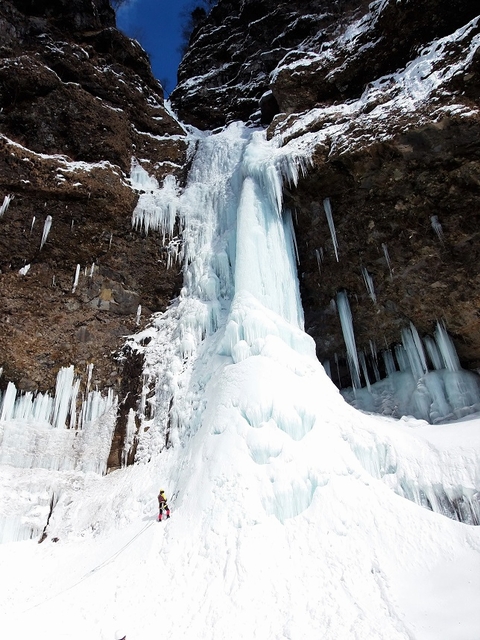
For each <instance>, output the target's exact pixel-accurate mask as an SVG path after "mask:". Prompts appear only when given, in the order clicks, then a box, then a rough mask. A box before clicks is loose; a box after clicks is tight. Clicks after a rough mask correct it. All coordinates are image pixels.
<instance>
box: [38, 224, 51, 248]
mask: <svg viewBox="0 0 480 640" xmlns="http://www.w3.org/2000/svg"><path fill="white" fill-rule="evenodd" d="M51 226H52V216H47V217H46V218H45V223H44V225H43V233H42V240H41V242H40V251H41V250H42V249H43V245H44V244H45V242H46V241H47V238H48V234H49V233H50V228H51Z"/></svg>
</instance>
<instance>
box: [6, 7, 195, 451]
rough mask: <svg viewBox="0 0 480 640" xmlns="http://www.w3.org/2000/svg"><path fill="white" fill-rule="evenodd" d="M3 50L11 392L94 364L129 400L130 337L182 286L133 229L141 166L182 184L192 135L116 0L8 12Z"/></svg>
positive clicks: (106, 383)
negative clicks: (123, 29) (119, 15)
mask: <svg viewBox="0 0 480 640" xmlns="http://www.w3.org/2000/svg"><path fill="white" fill-rule="evenodd" d="M0 40H1V42H0V146H1V153H0V205H1V204H2V202H4V198H5V196H11V198H12V199H11V201H10V204H9V206H8V207H7V206H6V207H4V209H5V210H4V212H3V215H2V216H1V217H0V270H1V271H0V297H1V299H2V309H1V313H2V320H1V322H0V367H2V368H3V376H2V377H1V378H0V385H1V386H2V388H5V385H6V384H7V382H8V381H13V382H14V383H15V384H16V386H17V388H18V389H20V390H23V391H36V390H39V391H42V392H43V391H46V390H50V391H51V390H52V389H53V387H54V384H55V377H56V374H57V371H58V369H59V368H60V367H62V366H68V365H70V364H74V365H75V371H76V373H77V374H79V375H84V372H85V370H86V367H87V365H88V364H90V363H93V364H94V369H93V379H92V386H93V387H95V386H96V387H98V388H99V389H100V390H103V389H105V388H107V387H109V388H113V389H115V391H117V392H118V391H120V390H121V391H122V393H123V394H124V395H128V386H129V383H127V384H126V383H125V379H124V378H125V375H127V377H129V374H128V373H127V374H125V371H124V366H125V362H124V359H118V358H117V355H118V350H119V349H120V348H121V346H122V344H123V343H124V336H125V335H128V334H129V333H131V332H133V331H135V330H137V329H138V324H137V323H138V318H137V310H138V309H139V305H140V306H141V309H142V315H141V318H140V324H141V323H143V322H144V319H145V318H148V316H149V314H150V313H152V312H155V311H159V310H163V309H165V307H166V306H167V305H168V303H169V301H170V300H171V299H172V297H174V295H175V293H176V291H177V290H178V287H179V286H180V284H181V278H180V275H179V270H178V269H175V268H173V269H170V270H167V269H166V266H165V262H164V260H163V258H164V255H163V254H162V247H163V244H164V243H163V240H162V238H161V237H160V236H158V235H156V234H155V233H150V234H149V236H148V237H144V236H143V234H142V233H140V232H137V231H133V230H132V222H131V218H132V212H133V210H134V208H135V204H136V201H137V199H138V193H137V192H135V191H134V190H133V189H132V187H131V184H130V183H129V180H128V176H129V173H130V166H131V162H132V157H133V156H134V157H136V158H138V159H139V161H140V162H141V163H142V164H143V166H144V167H145V168H146V170H147V171H148V173H149V174H151V175H153V176H155V177H156V178H157V179H158V180H160V181H161V180H162V178H163V177H164V176H165V175H166V174H167V173H168V174H171V173H173V174H174V175H176V177H177V178H178V179H179V180H180V181H181V180H183V178H184V176H185V164H186V149H187V144H186V142H185V132H184V129H183V127H182V126H181V125H180V124H179V122H178V121H177V120H176V119H175V118H174V117H173V116H172V115H171V114H170V113H169V112H168V111H167V110H166V109H165V108H164V104H163V91H162V87H161V86H160V84H159V83H158V82H157V81H156V80H155V78H154V77H153V75H152V72H151V69H150V65H149V61H148V57H147V55H146V53H145V52H144V51H143V50H142V49H141V47H140V46H139V45H138V44H137V43H136V42H134V41H131V40H129V39H128V38H127V37H126V36H125V35H123V34H122V33H120V32H119V31H118V30H117V29H116V28H115V15H114V12H113V10H112V9H111V7H110V4H109V2H108V0H94V1H91V0H88V1H87V0H74V1H71V0H69V1H68V2H67V1H66V0H50V1H49V2H35V1H27V0H11V1H5V2H2V5H1V7H0ZM6 204H7V202H6ZM49 217H50V218H49ZM48 220H49V221H50V222H51V228H50V231H49V233H48V236H47V238H46V241H45V242H44V243H43V246H42V237H43V235H44V233H45V231H46V227H45V223H47V225H48ZM44 240H45V239H44ZM77 265H79V267H77ZM77 268H78V269H79V273H78V283H75V279H76V275H77ZM21 270H22V272H21ZM127 368H128V367H127ZM130 368H131V367H130ZM84 377H85V376H84ZM131 386H132V389H131V390H133V388H134V387H136V386H138V385H137V381H136V380H135V381H131ZM122 399H123V398H122V397H121V398H120V400H122ZM113 457H114V458H115V456H113ZM117 458H118V456H117Z"/></svg>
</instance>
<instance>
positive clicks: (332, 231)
mask: <svg viewBox="0 0 480 640" xmlns="http://www.w3.org/2000/svg"><path fill="white" fill-rule="evenodd" d="M323 208H324V210H325V215H326V217H327V222H328V228H329V229H330V235H331V237H332V243H333V249H334V251H335V258H336V259H337V262H338V242H337V232H336V230H335V223H334V221H333V214H332V205H331V204H330V198H325V200H324V201H323Z"/></svg>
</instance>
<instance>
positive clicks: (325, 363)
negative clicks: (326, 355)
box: [322, 360, 332, 380]
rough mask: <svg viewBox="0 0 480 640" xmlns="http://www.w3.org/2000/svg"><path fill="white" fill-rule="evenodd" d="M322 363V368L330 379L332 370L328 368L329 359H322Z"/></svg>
mask: <svg viewBox="0 0 480 640" xmlns="http://www.w3.org/2000/svg"><path fill="white" fill-rule="evenodd" d="M322 364H323V368H324V369H325V373H326V374H327V376H328V377H329V378H330V380H331V379H332V370H331V368H330V360H324V361H323V362H322Z"/></svg>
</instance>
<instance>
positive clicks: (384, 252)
mask: <svg viewBox="0 0 480 640" xmlns="http://www.w3.org/2000/svg"><path fill="white" fill-rule="evenodd" d="M382 249H383V255H384V256H385V260H386V262H387V266H388V270H389V271H390V278H391V279H392V280H393V271H392V263H391V262H390V255H389V253H388V247H387V245H386V244H385V243H382Z"/></svg>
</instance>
